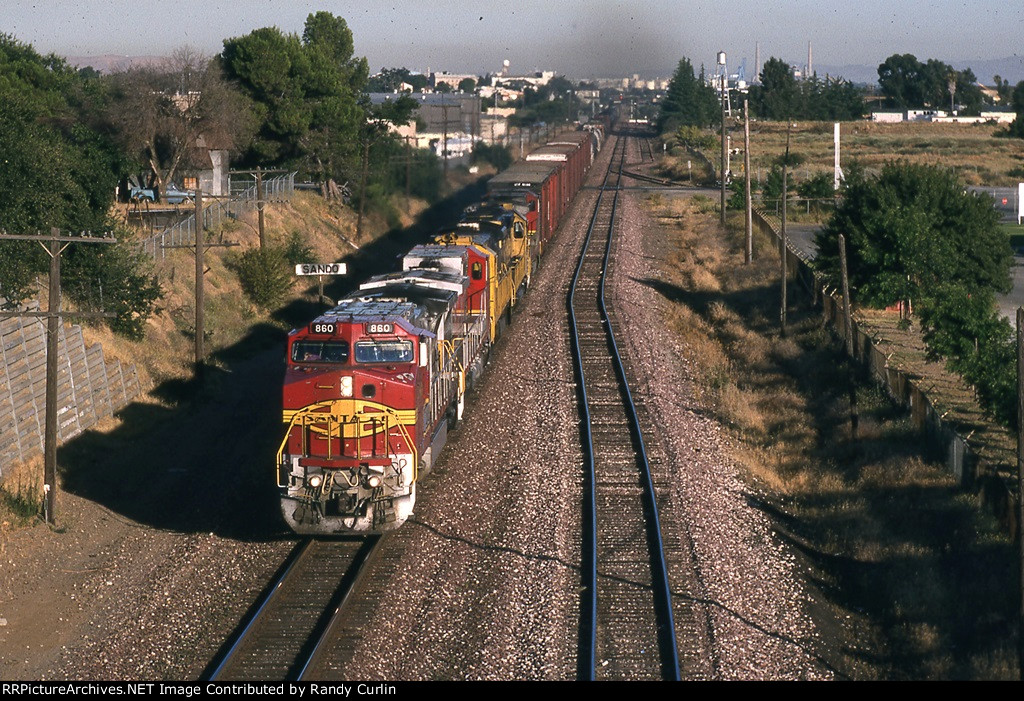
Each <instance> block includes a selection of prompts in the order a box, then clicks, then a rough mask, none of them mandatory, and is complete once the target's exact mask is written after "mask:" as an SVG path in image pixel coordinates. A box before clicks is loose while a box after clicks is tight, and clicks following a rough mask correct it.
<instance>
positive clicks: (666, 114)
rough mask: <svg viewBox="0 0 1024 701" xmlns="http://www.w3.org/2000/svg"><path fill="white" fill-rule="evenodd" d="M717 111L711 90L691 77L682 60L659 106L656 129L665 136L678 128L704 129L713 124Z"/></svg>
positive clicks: (716, 98)
mask: <svg viewBox="0 0 1024 701" xmlns="http://www.w3.org/2000/svg"><path fill="white" fill-rule="evenodd" d="M720 111H721V110H720V108H719V106H718V97H717V96H716V95H715V90H714V88H712V87H711V86H710V85H708V84H707V83H705V82H704V81H703V80H702V79H698V78H697V77H696V76H695V75H694V72H693V65H692V64H691V63H690V60H689V59H688V58H683V59H681V60H680V61H679V65H678V66H677V67H676V72H675V73H674V74H673V76H672V80H671V82H669V85H668V90H667V92H666V93H665V99H664V100H663V101H662V103H661V113H660V114H659V116H658V130H659V131H660V132H661V133H665V132H674V131H676V130H677V129H678V128H679V127H681V126H695V127H707V126H710V125H712V124H714V123H715V122H716V120H717V119H718V115H719V112H720Z"/></svg>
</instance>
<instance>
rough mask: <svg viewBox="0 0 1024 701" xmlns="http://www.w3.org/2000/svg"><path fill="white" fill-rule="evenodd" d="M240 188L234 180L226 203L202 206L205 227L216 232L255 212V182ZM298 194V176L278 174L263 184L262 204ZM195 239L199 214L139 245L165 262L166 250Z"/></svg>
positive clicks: (212, 203) (221, 201)
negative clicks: (247, 213) (219, 228)
mask: <svg viewBox="0 0 1024 701" xmlns="http://www.w3.org/2000/svg"><path fill="white" fill-rule="evenodd" d="M240 183H241V186H239V184H238V183H237V182H236V181H234V180H232V183H231V193H232V196H231V198H230V199H227V200H218V201H216V202H211V203H210V204H209V205H208V206H205V207H203V226H204V227H205V228H206V229H207V230H209V229H215V228H217V227H218V226H220V225H221V224H222V223H223V222H224V220H225V219H237V218H238V217H240V216H242V215H243V214H244V213H246V212H254V211H256V206H257V198H256V181H255V179H253V181H252V184H251V185H250V184H249V183H248V181H246V180H242V181H240ZM294 191H295V173H288V174H286V175H279V176H277V177H274V178H268V179H266V180H264V181H263V201H264V202H280V201H282V200H284V199H286V198H287V197H288V196H289V195H291V194H292V193H293V192H294ZM195 240H196V215H195V214H191V215H189V216H188V217H186V218H185V219H182V220H181V221H180V222H178V223H176V224H174V225H173V226H170V227H168V228H166V229H164V230H163V231H161V232H160V233H158V234H155V235H153V236H150V237H149V238H146V239H143V240H142V241H140V242H139V247H140V248H141V249H142V250H143V251H144V252H145V253H147V254H149V255H150V256H152V257H153V258H154V259H155V260H163V258H164V257H165V256H166V255H167V253H166V250H167V248H169V247H174V246H187V245H189V244H194V243H195Z"/></svg>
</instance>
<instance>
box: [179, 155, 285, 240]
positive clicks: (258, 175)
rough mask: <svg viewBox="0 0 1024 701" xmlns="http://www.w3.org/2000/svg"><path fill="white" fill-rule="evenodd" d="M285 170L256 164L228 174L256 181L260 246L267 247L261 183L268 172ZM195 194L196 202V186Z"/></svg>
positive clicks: (263, 196) (264, 202)
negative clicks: (268, 168) (244, 176)
mask: <svg viewBox="0 0 1024 701" xmlns="http://www.w3.org/2000/svg"><path fill="white" fill-rule="evenodd" d="M287 172H288V171H286V170H281V169H276V170H267V169H266V168H262V167H260V166H256V169H255V170H232V171H231V172H230V173H229V175H248V176H250V177H252V178H253V179H254V180H255V181H256V213H257V226H258V228H257V232H258V233H259V236H260V248H266V247H267V233H266V224H265V220H264V214H263V210H264V207H265V205H266V203H267V198H266V193H265V192H264V189H263V185H264V183H263V178H264V177H266V176H267V175H269V174H270V173H287ZM196 195H197V196H196V201H197V202H198V200H199V197H198V195H199V190H198V188H197V189H196ZM197 216H198V215H197ZM196 221H197V222H198V221H199V219H198V218H197V219H196ZM165 248H179V247H177V246H165ZM189 248H191V246H189Z"/></svg>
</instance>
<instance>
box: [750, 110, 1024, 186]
mask: <svg viewBox="0 0 1024 701" xmlns="http://www.w3.org/2000/svg"><path fill="white" fill-rule="evenodd" d="M795 124H796V126H795V127H794V128H793V131H792V134H791V138H792V143H791V150H792V152H794V153H797V154H799V155H801V156H803V157H804V164H803V165H801V166H799V167H798V168H797V169H796V177H797V178H799V179H805V178H806V177H808V176H812V175H816V174H818V173H822V172H827V173H831V172H832V163H833V158H834V155H833V146H832V129H833V127H832V124H831V123H827V124H822V123H815V122H796V123H795ZM1005 129H1006V127H1005V126H995V125H990V124H980V125H967V124H932V123H930V122H913V123H911V122H907V123H900V124H879V123H873V122H867V121H860V122H843V123H842V124H841V125H840V132H841V149H842V151H841V155H842V162H843V164H844V165H846V164H849V163H851V162H852V161H854V160H856V161H859V162H860V163H862V164H863V165H864V166H866V167H867V168H869V169H877V168H880V167H881V166H882V164H884V163H885V162H887V161H891V160H895V159H901V160H905V161H908V162H910V163H920V164H929V165H939V166H944V167H947V168H953V169H955V170H956V171H957V172H958V173H960V175H961V176H962V177H963V179H964V181H965V182H966V184H968V185H993V186H1012V185H1016V184H1017V183H1018V182H1019V181H1020V180H1021V175H1022V173H1021V172H1020V171H1021V168H1022V166H1024V140H1022V139H1007V138H999V137H997V136H996V135H997V134H998V133H999V132H1001V131H1005ZM740 138H742V132H741V136H740ZM750 142H751V147H750V152H751V173H752V175H754V176H755V177H756V176H757V173H758V172H760V173H767V172H768V170H769V169H770V168H771V164H772V162H773V161H774V159H775V158H777V157H778V156H779V155H781V154H783V153H784V152H785V150H786V125H785V123H778V122H757V123H753V124H752V125H751V134H750ZM1012 173H1016V175H1014V174H1012Z"/></svg>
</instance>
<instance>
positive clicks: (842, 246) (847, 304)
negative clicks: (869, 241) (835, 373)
mask: <svg viewBox="0 0 1024 701" xmlns="http://www.w3.org/2000/svg"><path fill="white" fill-rule="evenodd" d="M839 270H840V273H841V274H842V277H843V326H845V327H846V355H848V356H849V357H850V377H849V378H848V380H849V382H848V384H849V387H850V389H849V393H850V437H851V438H852V439H853V440H857V425H858V423H859V422H860V416H859V414H858V411H857V386H856V380H857V377H856V371H855V369H854V367H855V365H854V364H855V362H856V360H857V359H856V357H854V351H853V305H852V302H851V300H850V273H849V270H848V268H847V266H846V237H845V236H843V235H842V234H839Z"/></svg>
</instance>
